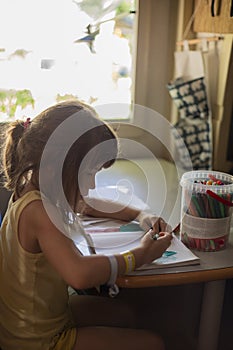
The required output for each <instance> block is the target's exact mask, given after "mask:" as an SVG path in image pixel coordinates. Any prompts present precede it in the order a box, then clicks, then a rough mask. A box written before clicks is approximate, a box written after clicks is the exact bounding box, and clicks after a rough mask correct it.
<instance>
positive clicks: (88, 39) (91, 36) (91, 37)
mask: <svg viewBox="0 0 233 350" xmlns="http://www.w3.org/2000/svg"><path fill="white" fill-rule="evenodd" d="M91 28H92V25H91V24H88V26H87V30H86V34H87V35H85V36H84V37H82V38H80V39H77V40H75V41H74V43H75V44H77V43H86V44H87V45H88V46H89V49H90V51H91V52H92V53H95V50H94V41H95V37H96V35H98V34H99V32H100V28H99V26H98V27H96V28H97V29H96V30H95V31H94V32H92V31H91Z"/></svg>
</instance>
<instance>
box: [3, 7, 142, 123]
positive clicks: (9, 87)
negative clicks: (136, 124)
mask: <svg viewBox="0 0 233 350" xmlns="http://www.w3.org/2000/svg"><path fill="white" fill-rule="evenodd" d="M0 11H1V14H2V16H1V22H0V33H1V35H0V76H1V83H0V120H1V121H3V120H7V119H9V118H12V119H17V118H22V117H24V116H30V117H34V116H35V115H37V114H38V113H39V112H40V111H42V110H43V109H45V108H47V107H48V106H49V105H51V104H54V103H56V102H59V101H61V100H65V99H68V98H73V97H74V98H78V99H80V100H82V101H85V102H87V103H89V104H91V105H92V106H93V107H96V106H98V105H103V104H108V103H122V104H124V105H126V106H128V108H125V109H124V113H121V115H114V116H111V115H105V116H104V117H105V119H113V118H114V119H116V118H117V119H118V118H119V119H124V120H126V119H128V118H129V117H130V112H131V105H132V101H133V99H134V96H133V94H134V76H133V73H134V57H135V50H136V48H135V43H136V18H137V16H136V13H135V12H136V1H135V0H120V1H119V0H112V1H110V0H84V1H80V0H73V1H72V0H59V1H57V0H49V1H48V0H40V1H31V0H19V1H15V0H2V1H1V4H0Z"/></svg>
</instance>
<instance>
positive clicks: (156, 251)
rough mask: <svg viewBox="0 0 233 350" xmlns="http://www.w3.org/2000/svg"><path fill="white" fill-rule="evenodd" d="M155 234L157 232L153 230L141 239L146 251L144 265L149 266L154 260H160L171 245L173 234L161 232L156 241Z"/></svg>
mask: <svg viewBox="0 0 233 350" xmlns="http://www.w3.org/2000/svg"><path fill="white" fill-rule="evenodd" d="M155 234H156V232H155V231H154V230H152V229H151V230H149V231H148V232H147V233H146V234H145V235H144V236H143V238H142V239H141V246H142V247H143V249H144V259H145V262H144V264H149V263H151V262H152V261H153V260H155V259H158V258H160V257H161V256H162V255H163V253H164V252H165V250H166V249H167V248H168V247H169V246H170V244H171V240H172V234H171V233H169V232H160V233H159V234H158V235H159V237H158V238H157V239H156V240H155V239H153V236H154V235H155Z"/></svg>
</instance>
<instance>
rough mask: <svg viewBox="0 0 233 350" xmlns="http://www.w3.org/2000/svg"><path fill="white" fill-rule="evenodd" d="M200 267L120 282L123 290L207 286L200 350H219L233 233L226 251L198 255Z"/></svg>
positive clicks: (168, 270)
mask: <svg viewBox="0 0 233 350" xmlns="http://www.w3.org/2000/svg"><path fill="white" fill-rule="evenodd" d="M194 253H195V254H196V255H198V256H199V257H200V265H195V266H184V267H172V268H165V269H162V270H161V269H158V270H149V271H137V273H134V274H132V275H128V276H122V277H119V278H118V279H117V284H118V286H119V287H121V288H147V287H158V286H172V285H182V284H189V283H201V282H204V293H203V299H202V307H201V318H200V325H199V335H198V347H197V349H198V350H207V349H208V350H217V348H218V336H219V328H220V322H221V315H222V306H223V301H224V291H225V282H226V279H229V278H233V233H232V232H231V235H230V239H229V244H228V246H227V248H226V249H225V250H221V251H218V252H208V253H207V252H198V251H194Z"/></svg>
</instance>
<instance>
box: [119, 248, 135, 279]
mask: <svg viewBox="0 0 233 350" xmlns="http://www.w3.org/2000/svg"><path fill="white" fill-rule="evenodd" d="M122 255H123V258H124V260H125V274H127V273H130V272H132V271H134V270H135V266H136V263H135V257H134V255H133V253H132V252H131V251H130V250H129V251H127V252H125V253H122Z"/></svg>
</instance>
